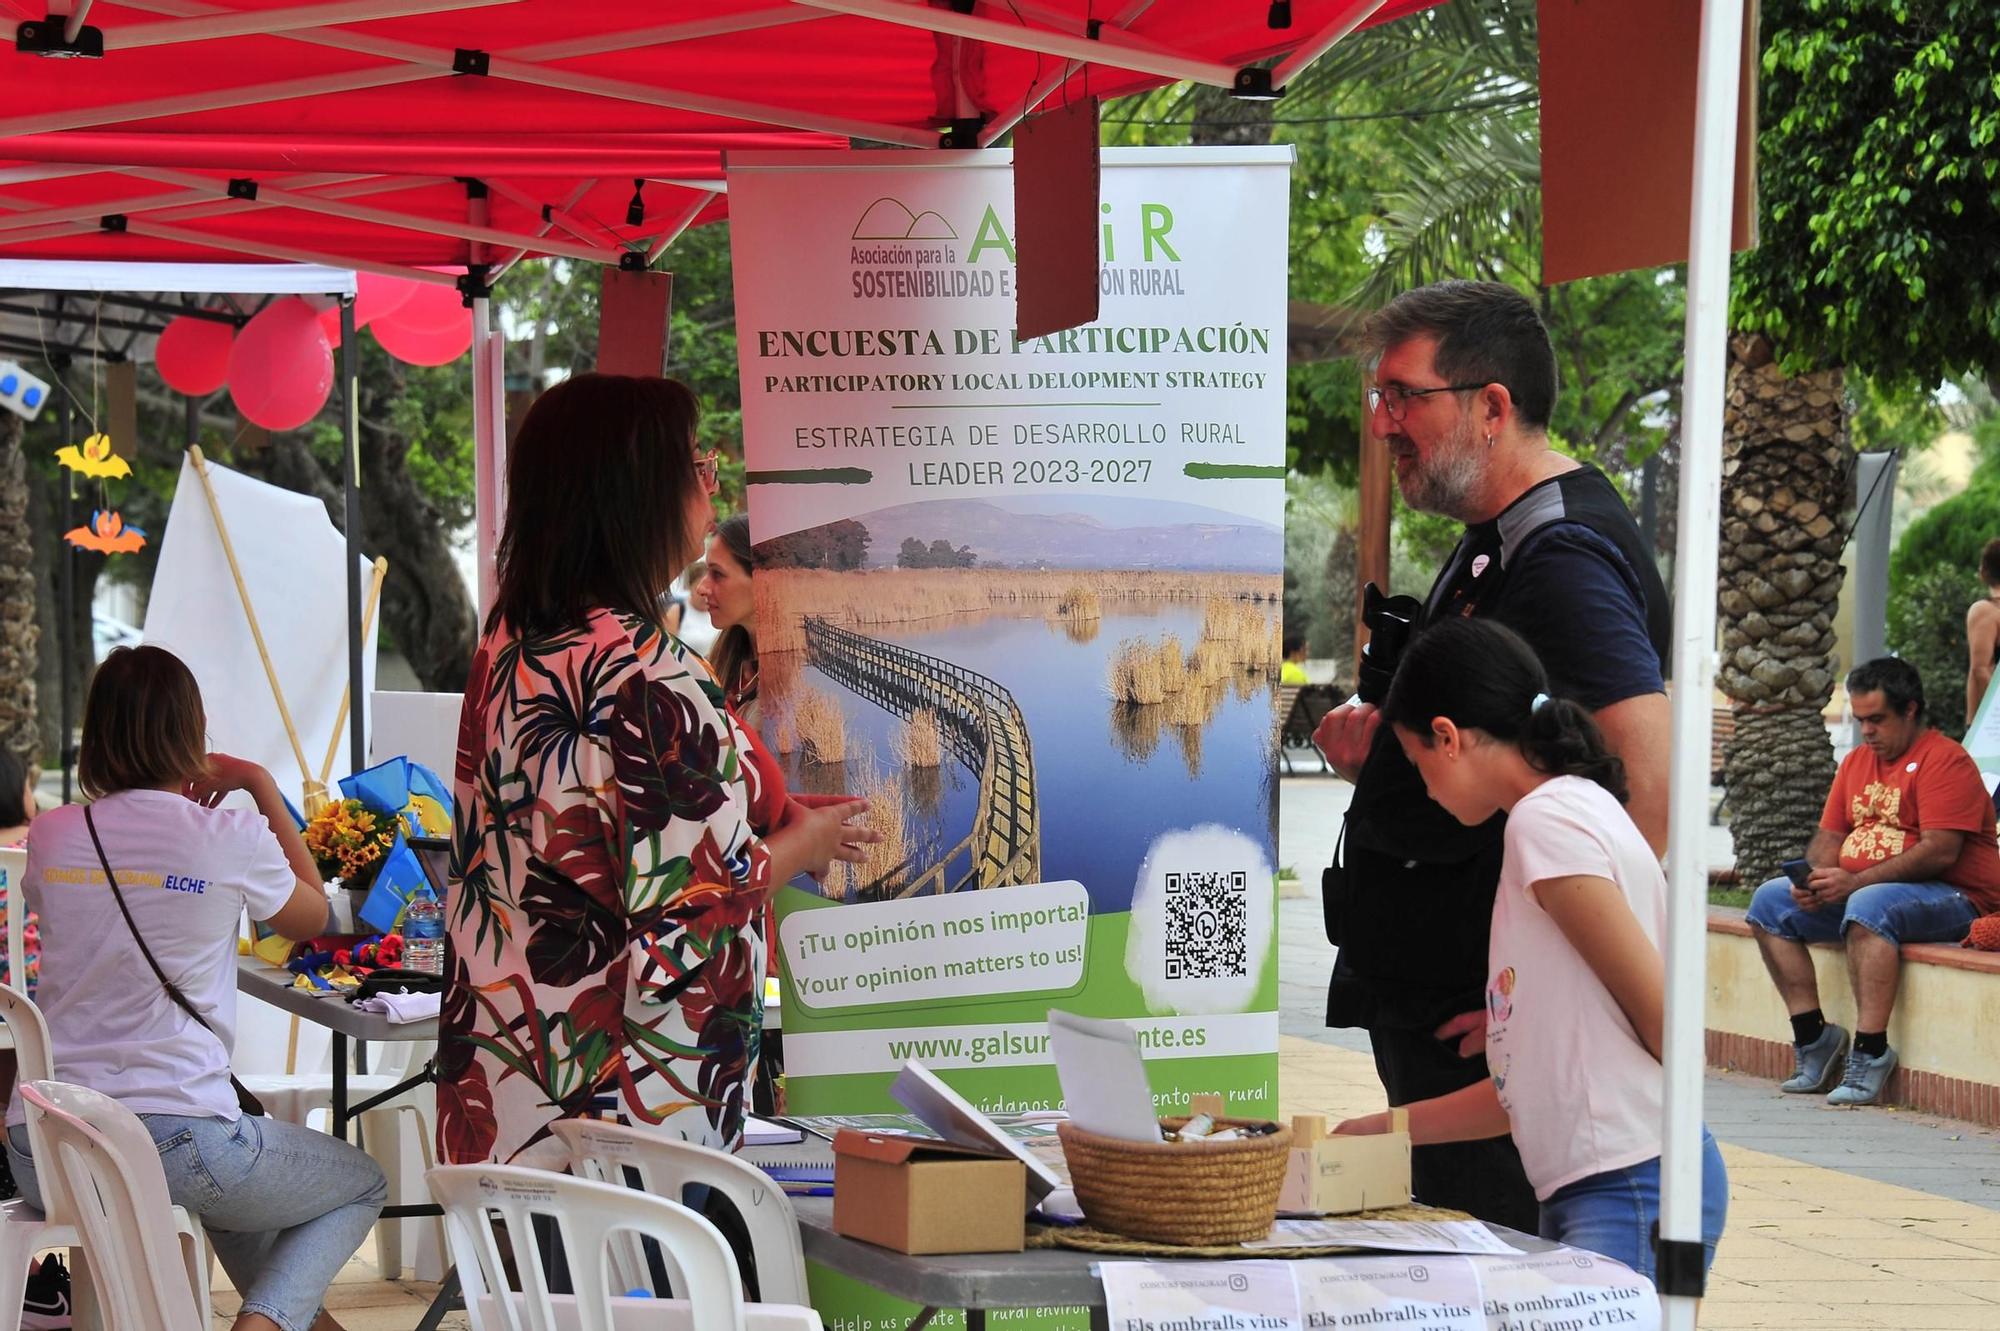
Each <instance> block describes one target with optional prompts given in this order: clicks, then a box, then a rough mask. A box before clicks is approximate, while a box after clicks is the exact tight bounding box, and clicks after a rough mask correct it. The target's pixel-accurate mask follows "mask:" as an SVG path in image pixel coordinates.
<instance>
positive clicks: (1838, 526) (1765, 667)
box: [1716, 335, 1854, 885]
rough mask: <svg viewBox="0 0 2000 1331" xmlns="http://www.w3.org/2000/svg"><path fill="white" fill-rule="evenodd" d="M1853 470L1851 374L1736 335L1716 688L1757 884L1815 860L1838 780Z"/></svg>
mask: <svg viewBox="0 0 2000 1331" xmlns="http://www.w3.org/2000/svg"><path fill="white" fill-rule="evenodd" d="M1853 466H1854V454H1853V452H1852V450H1851V449H1850V448H1849V447H1848V441H1847V409H1846V395H1845V392H1844V390H1843V385H1842V371H1841V369H1840V368H1839V367H1835V368H1833V369H1828V370H1819V371H1815V372H1813V373H1810V374H1805V375H1800V376H1797V377H1793V376H1789V375H1786V374H1785V373H1783V372H1782V371H1781V370H1780V369H1779V368H1778V366H1777V365H1776V363H1775V361H1774V357H1773V353H1772V350H1771V346H1770V343H1769V342H1768V341H1766V340H1765V339H1764V338H1762V337H1761V336H1747V337H1746V336H1740V335H1739V336H1737V337H1735V338H1732V339H1731V342H1730V357H1729V399H1728V405H1727V407H1726V409H1725V412H1724V420H1723V462H1722V559H1721V567H1720V578H1719V587H1718V592H1719V597H1718V601H1719V604H1720V608H1721V628H1722V668H1721V670H1720V672H1719V673H1718V676H1717V681H1716V682H1717V684H1718V686H1719V687H1720V688H1721V689H1722V692H1723V693H1724V694H1726V695H1727V696H1728V698H1729V700H1730V704H1731V708H1732V710H1733V711H1734V712H1735V716H1736V739H1735V743H1734V744H1733V745H1732V746H1731V747H1730V749H1729V752H1728V753H1727V754H1726V755H1725V757H1724V761H1723V783H1724V785H1725V786H1726V788H1727V790H1728V800H1729V807H1730V810H1731V813H1732V817H1731V821H1730V831H1731V833H1732V835H1733V836H1734V839H1735V843H1736V867H1737V871H1738V872H1739V873H1740V874H1741V876H1742V879H1743V881H1744V882H1745V883H1746V884H1752V885H1754V884H1756V883H1761V882H1763V881H1764V880H1765V879H1767V878H1771V877H1774V876H1775V875H1776V874H1777V871H1778V865H1779V864H1780V863H1781V862H1782V861H1784V860H1788V859H1792V858H1795V857H1797V856H1800V855H1803V854H1804V853H1805V848H1806V843H1807V842H1808V841H1810V840H1811V839H1812V835H1813V831H1814V829H1815V828H1817V827H1818V825H1819V815H1820V810H1821V808H1822V807H1823V806H1824V804H1825V802H1826V792H1827V789H1828V787H1829V786H1830V785H1831V784H1832V782H1833V771H1834V764H1833V746H1832V743H1831V741H1830V740H1829V739H1828V737H1827V733H1826V724H1825V721H1824V720H1823V718H1822V712H1823V711H1824V710H1825V708H1826V705H1827V702H1828V701H1829V700H1830V699H1831V698H1832V696H1833V680H1834V660H1833V655H1832V653H1833V647H1834V632H1833V619H1834V612H1835V608H1836V603H1837V602H1838V600H1839V597H1840V585H1841V583H1842V581H1843V580H1844V579H1845V577H1846V573H1847V570H1846V569H1845V568H1843V567H1842V566H1841V563H1840V554H1841V550H1842V547H1843V546H1844V545H1845V543H1846V538H1847V525H1846V521H1845V515H1846V513H1847V511H1848V509H1849V508H1850V507H1851V506H1852V503H1853Z"/></svg>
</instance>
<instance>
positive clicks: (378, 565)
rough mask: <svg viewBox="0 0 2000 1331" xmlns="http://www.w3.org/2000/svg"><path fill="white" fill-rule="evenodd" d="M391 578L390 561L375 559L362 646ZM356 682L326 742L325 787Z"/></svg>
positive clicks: (321, 778)
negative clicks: (330, 736)
mask: <svg viewBox="0 0 2000 1331" xmlns="http://www.w3.org/2000/svg"><path fill="white" fill-rule="evenodd" d="M388 576H389V561H388V560H387V559H384V558H383V557H382V556H380V555H377V556H376V557H375V569H374V571H373V572H372V573H371V574H370V575H369V582H368V603H367V604H366V605H364V606H362V607H361V646H362V650H364V651H365V650H367V647H368V630H369V629H371V628H374V627H375V603H376V602H377V601H379V600H381V599H382V580H383V579H384V578H386V577H388ZM353 692H354V681H353V680H349V681H348V682H347V686H346V687H345V688H343V689H341V691H340V710H339V711H338V712H335V713H334V716H333V738H331V739H329V740H328V741H327V742H326V761H325V762H323V763H321V764H320V765H319V783H320V784H321V785H322V786H324V785H325V784H326V783H327V782H328V781H330V780H332V779H333V758H334V755H335V754H337V753H339V752H340V732H341V730H342V729H343V728H344V727H345V726H346V725H347V709H348V708H349V707H350V706H351V705H352V704H353V701H354V700H353V697H352V694H353Z"/></svg>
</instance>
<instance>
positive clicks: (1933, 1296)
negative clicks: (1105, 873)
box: [215, 778, 2000, 1331]
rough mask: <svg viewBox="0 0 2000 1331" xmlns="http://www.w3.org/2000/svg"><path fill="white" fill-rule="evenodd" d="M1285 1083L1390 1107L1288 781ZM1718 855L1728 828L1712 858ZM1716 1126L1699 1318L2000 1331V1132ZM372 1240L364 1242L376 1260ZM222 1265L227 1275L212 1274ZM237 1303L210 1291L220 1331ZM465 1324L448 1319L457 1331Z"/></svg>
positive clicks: (1327, 836) (409, 1301) (373, 1308)
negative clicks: (1705, 1291) (1344, 993)
mask: <svg viewBox="0 0 2000 1331" xmlns="http://www.w3.org/2000/svg"><path fill="white" fill-rule="evenodd" d="M1283 789H1284V795H1283V803H1282V806H1281V823H1280V830H1279V841H1280V855H1279V859H1280V862H1281V863H1283V864H1287V865H1291V866H1295V867H1296V868H1297V869H1298V870H1299V873H1300V878H1301V880H1302V881H1301V885H1300V888H1299V890H1298V894H1297V895H1294V896H1290V897H1288V898H1287V899H1285V900H1284V901H1283V902H1281V904H1280V928H1279V937H1280V940H1281V942H1280V944H1279V975H1280V977H1281V979H1280V991H1281V993H1280V1004H1281V1007H1282V1012H1281V1019H1280V1029H1281V1030H1282V1032H1283V1036H1282V1041H1283V1044H1282V1049H1281V1052H1280V1054H1279V1064H1280V1081H1281V1085H1282V1086H1283V1088H1284V1102H1285V1108H1286V1110H1287V1112H1303V1111H1308V1110H1310V1111H1312V1112H1316V1113H1324V1114H1326V1115H1328V1116H1329V1117H1332V1118H1335V1119H1339V1118H1345V1117H1351V1116H1353V1115H1357V1114H1364V1113H1369V1112H1371V1111H1373V1110H1376V1109H1380V1108H1381V1107H1382V1104H1383V1101H1382V1091H1381V1087H1380V1085H1379V1084H1378V1083H1377V1082H1376V1080H1375V1070H1374V1064H1373V1062H1372V1060H1371V1059H1370V1058H1369V1056H1368V1053H1367V1043H1366V1040H1365V1038H1363V1037H1360V1036H1359V1035H1358V1033H1356V1032H1352V1031H1329V1030H1327V1029H1326V1027H1325V1026H1324V1025H1323V1024H1322V1004H1323V1000H1324V996H1325V982H1326V974H1327V970H1328V968H1329V967H1330V965H1331V962H1332V949H1331V948H1329V947H1328V946H1327V944H1326V942H1325V939H1324V934H1323V931H1322V929H1321V927H1320V920H1319V899H1318V870H1319V867H1320V866H1322V865H1324V864H1325V863H1326V859H1327V856H1328V854H1329V853H1330V852H1331V849H1332V844H1333V840H1334V836H1335V834H1336V833H1337V830H1338V824H1339V814H1340V811H1341V810H1342V809H1343V808H1344V807H1345V802H1346V790H1347V788H1346V787H1345V786H1344V785H1343V784H1342V783H1340V782H1337V781H1332V780H1328V779H1326V778H1301V779H1297V780H1288V781H1286V782H1285V783H1284V788H1283ZM1711 853H1712V854H1713V855H1715V856H1718V857H1720V856H1726V854H1727V842H1726V833H1723V834H1721V835H1720V837H1719V839H1718V843H1717V845H1716V847H1714V848H1713V850H1712V852H1711ZM1707 1119H1708V1123H1709V1126H1710V1127H1711V1128H1712V1129H1713V1130H1714V1132H1715V1134H1716V1136H1717V1137H1718V1138H1719V1139H1720V1140H1721V1141H1722V1143H1723V1158H1724V1160H1725V1161H1726V1162H1727V1164H1728V1167H1729V1176H1730V1196H1729V1208H1730V1216H1729V1229H1728V1232H1727V1233H1726V1235H1725V1236H1724V1239H1723V1242H1722V1248H1721V1252H1720V1255H1719V1256H1718V1258H1717V1260H1716V1266H1715V1273H1714V1276H1713V1279H1712V1280H1711V1282H1710V1289H1709V1295H1708V1298H1707V1300H1706V1301H1705V1302H1704V1304H1703V1307H1702V1316H1701V1324H1702V1325H1703V1326H1704V1327H1711V1328H1716V1329H1717V1331H1738V1329H1739V1328H1743V1329H1747V1328H1794V1327H1795V1328H1814V1329H1817V1328H1828V1329H1831V1328H1850V1327H1852V1328H1899V1329H1900V1331H2000V1132H1996V1131H1994V1130H1991V1129H1981V1128H1976V1127H1972V1126H1969V1125H1966V1124H1959V1123H1952V1122H1948V1121H1945V1120H1940V1119H1932V1118H1926V1117H1923V1116H1921V1115H1914V1114H1906V1113H1898V1112H1896V1111H1892V1110H1872V1109H1863V1110H1836V1109H1829V1108H1827V1107H1826V1106H1825V1105H1824V1104H1823V1103H1822V1102H1820V1101H1819V1100H1817V1099H1816V1098H1814V1097H1796V1096H1785V1095H1781V1094H1779V1093H1778V1092H1777V1091H1776V1090H1775V1089H1773V1088H1772V1087H1770V1086H1768V1085H1766V1084H1764V1083H1761V1082H1754V1081H1751V1080H1749V1079H1747V1078H1742V1077H1735V1076H1731V1075H1728V1074H1722V1073H1711V1074H1710V1075H1709V1077H1708V1082H1707ZM372 1251H373V1245H368V1246H367V1247H365V1248H364V1252H369V1253H372ZM219 1274H220V1273H219V1272H218V1275H219ZM432 1292H433V1287H432V1286H428V1285H419V1284H415V1283H412V1282H390V1281H383V1280H380V1279H378V1278H377V1277H376V1275H375V1272H374V1268H373V1267H372V1266H371V1265H370V1264H369V1263H368V1262H367V1261H365V1260H360V1259H357V1260H356V1261H355V1262H353V1263H350V1264H349V1266H348V1268H347V1270H346V1272H345V1273H344V1274H343V1276H342V1278H341V1281H340V1282H339V1283H338V1284H337V1285H336V1286H335V1287H334V1289H333V1291H332V1294H331V1296H330V1297H329V1299H328V1306H329V1307H330V1308H331V1309H332V1310H333V1312H334V1315H335V1316H336V1317H338V1318H339V1319H340V1320H341V1321H342V1323H344V1324H345V1325H346V1326H347V1327H348V1328H349V1331H410V1328H411V1327H413V1326H415V1325H416V1321H417V1318H418V1317H419V1316H420V1315H421V1313H422V1311H423V1308H424V1306H425V1305H426V1304H427V1303H428V1302H429V1299H430V1296H431V1294H432ZM236 1302H237V1300H236V1296H235V1295H234V1294H232V1293H229V1292H227V1291H226V1290H225V1289H218V1292H217V1295H216V1298H215V1311H216V1314H217V1317H218V1323H217V1324H218V1326H226V1325H227V1323H228V1317H229V1314H230V1313H231V1312H233V1310H234V1309H235V1307H236ZM464 1327H465V1321H464V1314H463V1313H459V1314H454V1315H452V1316H451V1317H448V1318H447V1319H446V1322H445V1328H446V1331H464Z"/></svg>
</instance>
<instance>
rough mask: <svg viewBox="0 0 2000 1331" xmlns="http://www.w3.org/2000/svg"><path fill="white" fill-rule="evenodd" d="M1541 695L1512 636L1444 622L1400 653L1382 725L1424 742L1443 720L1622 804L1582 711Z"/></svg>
mask: <svg viewBox="0 0 2000 1331" xmlns="http://www.w3.org/2000/svg"><path fill="white" fill-rule="evenodd" d="M1548 691H1549V677H1548V673H1547V672H1546V671H1544V670H1543V669H1542V663H1541V662H1540V661H1539V660H1537V659H1536V658H1535V652H1534V649H1533V648H1531V647H1529V646H1528V644H1527V643H1526V642H1525V641H1523V640H1522V638H1521V636H1520V635H1519V634H1518V633H1515V632H1514V631H1513V630H1512V629H1510V628H1507V627H1505V626H1504V625H1500V624H1495V623H1492V622H1491V621H1488V620H1483V619H1463V618H1454V619H1446V620H1443V621H1441V622H1439V623H1437V624H1434V625H1432V626H1431V627H1430V628H1427V629H1425V630H1424V631H1423V632H1422V633H1421V634H1419V635H1417V638H1416V640H1415V641H1414V642H1412V643H1411V644H1410V645H1409V647H1408V648H1406V649H1405V650H1404V652H1403V660H1402V664H1401V665H1399V666H1398V667H1397V668H1396V680H1395V682H1394V683H1393V684H1391V685H1390V686H1389V696H1388V698H1387V699H1386V700H1385V701H1384V702H1383V704H1382V721H1383V724H1385V725H1397V726H1401V727H1403V729H1405V730H1408V731H1411V732H1412V733H1414V734H1417V735H1420V736H1422V737H1423V739H1424V742H1425V743H1426V744H1428V743H1429V742H1430V738H1431V720H1432V718H1433V717H1439V716H1442V717H1445V718H1447V719H1449V720H1450V721H1451V723H1452V724H1453V725H1456V726H1457V727H1458V728H1459V729H1461V730H1479V731H1483V732H1485V733H1486V734H1488V735H1491V736H1492V737H1493V738H1494V739H1497V740H1499V741H1501V742H1502V743H1506V744H1513V745H1515V746H1517V747H1518V748H1519V749H1520V750H1521V755H1522V756H1523V757H1524V758H1526V759H1527V760H1528V765H1529V766H1530V767H1532V768H1534V769H1535V770H1536V771H1538V772H1544V773H1546V774H1548V775H1549V776H1581V777H1588V778H1589V779H1590V780H1592V781H1595V782H1596V783H1597V784H1598V785H1600V786H1603V787H1604V788H1605V789H1606V790H1608V791H1610V792H1611V793H1612V794H1613V795H1614V796H1616V797H1617V798H1618V801H1619V802H1620V803H1621V804H1622V803H1623V802H1624V801H1625V799H1626V798H1627V796H1628V795H1629V793H1630V792H1629V790H1628V788H1627V786H1626V784H1625V764H1624V763H1622V762H1620V761H1619V760H1618V759H1617V758H1616V757H1615V756H1614V755H1613V754H1612V753H1611V751H1610V750H1609V749H1607V748H1605V746H1604V736H1603V734H1602V733H1600V732H1599V730H1598V729H1597V723H1596V722H1595V721H1593V720H1591V717H1590V713H1589V712H1588V711H1585V710H1584V708H1583V707H1582V706H1580V705H1579V704H1577V703H1574V702H1571V701H1570V700H1569V699H1567V698H1550V697H1548V696H1547V695H1548ZM1538 697H1539V698H1542V699H1544V701H1541V702H1537V701H1536V699H1537V698H1538Z"/></svg>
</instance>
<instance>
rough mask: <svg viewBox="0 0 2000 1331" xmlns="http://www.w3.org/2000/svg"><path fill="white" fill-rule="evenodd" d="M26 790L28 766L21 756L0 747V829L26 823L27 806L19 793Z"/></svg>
mask: <svg viewBox="0 0 2000 1331" xmlns="http://www.w3.org/2000/svg"><path fill="white" fill-rule="evenodd" d="M27 788H28V764H27V763H26V762H25V761H23V760H22V758H21V755H20V754H18V753H16V752H14V751H13V750H12V749H10V748H7V747H6V746H5V745H0V827H19V826H20V825H21V824H23V823H25V822H27V821H28V806H27V805H26V804H24V803H22V801H21V793H22V792H23V791H25V790H26V789H27Z"/></svg>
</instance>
